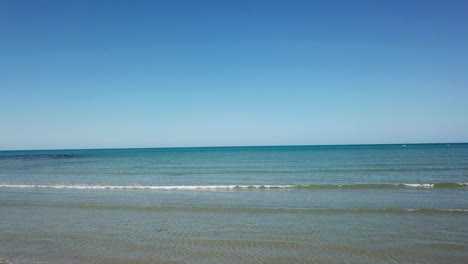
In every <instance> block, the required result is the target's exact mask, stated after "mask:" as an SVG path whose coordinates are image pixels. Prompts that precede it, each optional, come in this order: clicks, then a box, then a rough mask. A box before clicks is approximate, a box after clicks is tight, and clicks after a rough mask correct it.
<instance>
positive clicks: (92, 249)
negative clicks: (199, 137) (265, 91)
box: [0, 144, 468, 263]
mask: <svg viewBox="0 0 468 264" xmlns="http://www.w3.org/2000/svg"><path fill="white" fill-rule="evenodd" d="M0 216H1V221H0V263H2V262H4V263H32V262H36V263H284V262H292V263H466V262H467V261H468V144H416V145H414V144H408V145H353V146H290V147H287V146H286V147H219V148H167V149H112V150H53V151H52V150H50V151H1V152H0Z"/></svg>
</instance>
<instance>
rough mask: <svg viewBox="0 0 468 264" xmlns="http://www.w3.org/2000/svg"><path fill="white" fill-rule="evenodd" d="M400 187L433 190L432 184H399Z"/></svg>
mask: <svg viewBox="0 0 468 264" xmlns="http://www.w3.org/2000/svg"><path fill="white" fill-rule="evenodd" d="M401 185H404V186H407V187H414V188H434V184H432V183H401Z"/></svg>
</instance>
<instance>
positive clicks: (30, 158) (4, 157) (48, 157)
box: [0, 154, 82, 160]
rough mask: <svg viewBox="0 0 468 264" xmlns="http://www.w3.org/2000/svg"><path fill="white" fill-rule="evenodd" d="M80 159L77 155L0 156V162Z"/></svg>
mask: <svg viewBox="0 0 468 264" xmlns="http://www.w3.org/2000/svg"><path fill="white" fill-rule="evenodd" d="M78 157H82V155H77V154H21V155H0V160H49V159H72V158H78Z"/></svg>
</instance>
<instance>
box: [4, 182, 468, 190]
mask: <svg viewBox="0 0 468 264" xmlns="http://www.w3.org/2000/svg"><path fill="white" fill-rule="evenodd" d="M0 188H42V189H76V190H127V189H129V190H138V189H143V190H269V189H311V190H313V189H391V188H421V189H430V188H468V183H455V182H441V183H387V184H307V185H294V184H286V185H279V184H277V185H261V184H257V185H234V184H232V185H62V184H0Z"/></svg>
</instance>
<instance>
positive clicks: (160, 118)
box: [0, 0, 468, 149]
mask: <svg viewBox="0 0 468 264" xmlns="http://www.w3.org/2000/svg"><path fill="white" fill-rule="evenodd" d="M466 14H468V2H467V1H463V0H460V1H442V0H440V1H426V0H425V1H416V0H410V1H398V0H392V1H385V0H382V1H363V0H355V1H345V0H341V1H337V0H331V1H294V0H292V1H253V0H248V1H203V0H198V1H179V0H171V1H141V0H135V1H130V0H128V1H85V0H80V1H47V0H41V1H22V0H14V1H13V0H2V1H0V149H57V148H59V149H61V148H126V147H177V146H237V145H317V144H373V143H379V144H380V143H382V144H385V143H423V142H468V16H467V15H466Z"/></svg>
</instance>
